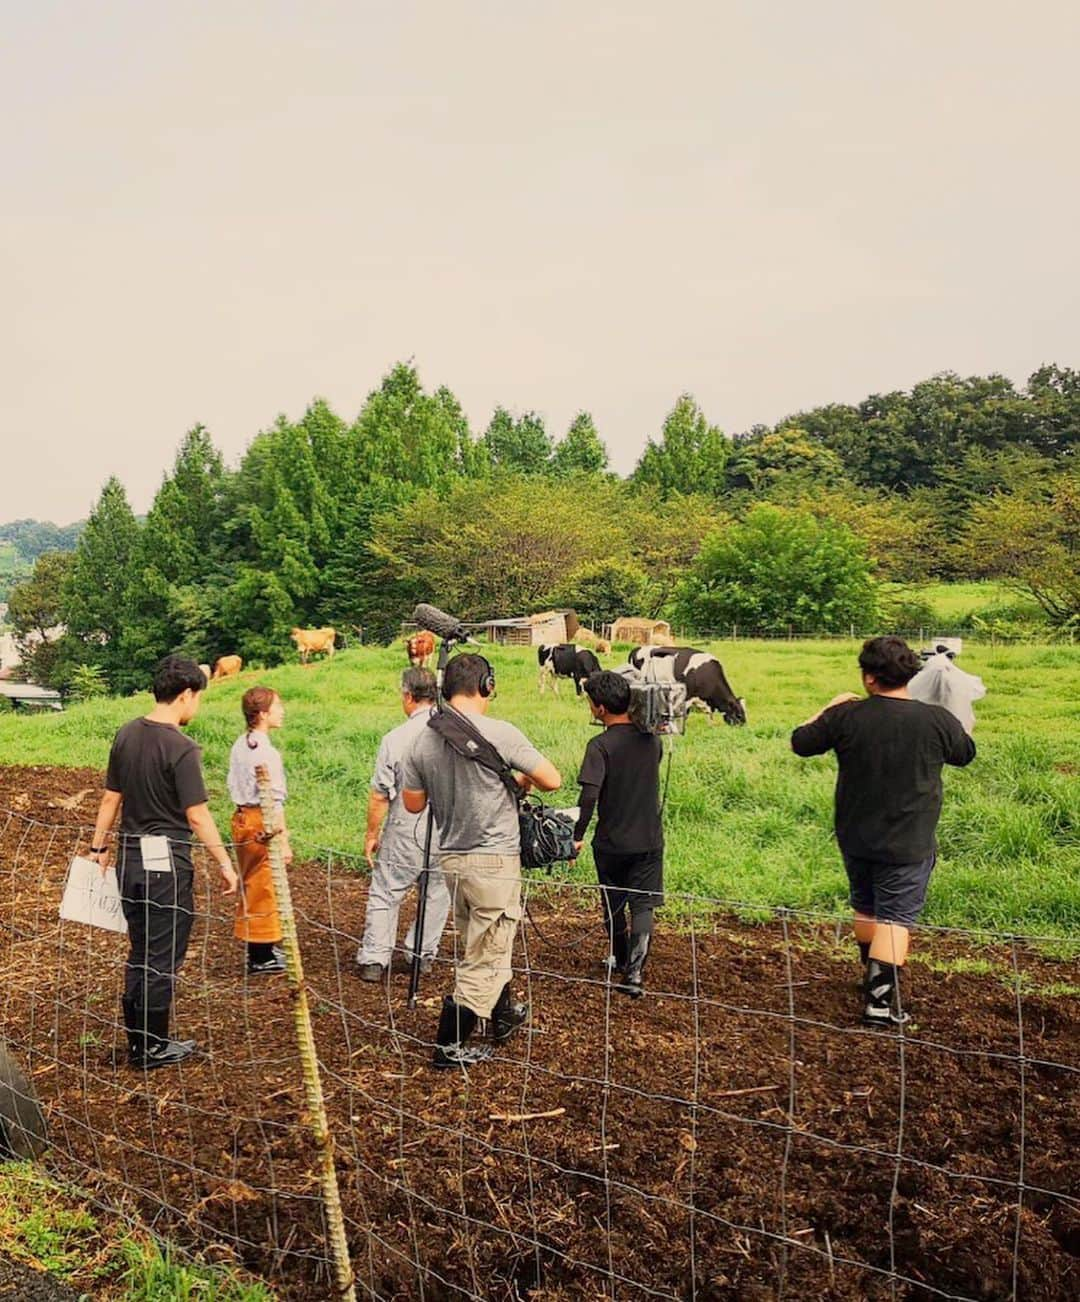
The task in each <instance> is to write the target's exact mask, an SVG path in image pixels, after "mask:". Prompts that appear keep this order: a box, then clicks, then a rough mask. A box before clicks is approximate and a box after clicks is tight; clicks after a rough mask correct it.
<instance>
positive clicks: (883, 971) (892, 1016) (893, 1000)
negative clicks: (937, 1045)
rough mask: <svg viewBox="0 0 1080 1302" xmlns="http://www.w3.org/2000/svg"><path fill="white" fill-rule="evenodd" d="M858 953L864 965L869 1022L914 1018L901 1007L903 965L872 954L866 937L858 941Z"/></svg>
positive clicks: (897, 1022) (866, 1019) (890, 1022)
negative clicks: (873, 956)
mask: <svg viewBox="0 0 1080 1302" xmlns="http://www.w3.org/2000/svg"><path fill="white" fill-rule="evenodd" d="M859 957H860V958H861V959H862V961H863V964H864V965H865V976H864V978H863V982H862V985H861V987H860V989H861V990H862V993H863V994H864V995H865V996H866V1003H865V1004H864V1006H863V1021H864V1022H865V1023H866V1024H867V1025H868V1026H886V1027H892V1026H903V1025H904V1024H905V1023H906V1022H908V1021H910V1020H911V1019H910V1018H909V1016H908V1014H907V1013H905V1012H904V1011H903V1009H902V1008H901V1007H900V968H899V967H897V966H896V965H895V964H894V963H883V962H882V961H881V960H880V959H876V958H871V957H870V946H869V945H868V944H867V943H866V942H865V941H859Z"/></svg>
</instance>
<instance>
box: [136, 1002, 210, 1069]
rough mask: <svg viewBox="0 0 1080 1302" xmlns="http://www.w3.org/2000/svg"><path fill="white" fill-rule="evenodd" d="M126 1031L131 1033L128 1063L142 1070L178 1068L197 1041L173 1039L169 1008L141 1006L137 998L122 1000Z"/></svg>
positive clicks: (192, 1051) (189, 1055) (192, 1050)
mask: <svg viewBox="0 0 1080 1302" xmlns="http://www.w3.org/2000/svg"><path fill="white" fill-rule="evenodd" d="M121 1004H122V1006H123V1010H124V1031H125V1032H126V1034H127V1046H128V1065H129V1066H131V1067H135V1068H137V1069H139V1070H140V1071H154V1070H155V1069H156V1068H158V1067H174V1066H175V1065H176V1064H177V1063H178V1062H183V1061H184V1059H185V1058H190V1057H191V1055H192V1054H193V1053H194V1052H195V1041H194V1040H173V1039H171V1038H170V1036H169V1010H168V1009H167V1008H140V1007H139V1006H138V1005H137V1004H136V1003H135V1002H134V1000H131V999H129V998H127V996H126V995H125V997H124V998H123V999H122V1000H121Z"/></svg>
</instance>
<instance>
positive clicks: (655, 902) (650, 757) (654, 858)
mask: <svg viewBox="0 0 1080 1302" xmlns="http://www.w3.org/2000/svg"><path fill="white" fill-rule="evenodd" d="M585 694H586V696H587V697H588V699H589V709H590V711H591V712H592V716H593V718H594V719H597V720H598V721H599V722H600V723H602V724H603V725H604V731H603V732H602V733H601V734H600V735H599V736H597V737H593V738H592V740H591V741H590V742H589V744H588V745H587V746H586V747H585V757H584V759H583V760H582V763H581V772H580V774H579V775H578V782H579V783H580V784H581V802H580V804H581V815H580V817H579V819H578V822H577V826H576V827H575V828H574V846H575V849H577V850H578V851H580V850H581V846H582V843H583V841H584V839H585V833H586V830H587V829H588V826H589V821H590V820H591V818H592V816H593V811H594V809H596V808H597V807H598V806H599V817H598V819H597V823H596V835H595V836H594V837H593V859H594V860H595V861H596V874H597V877H598V879H599V882H600V888H601V890H600V899H601V902H602V904H603V908H604V923H605V925H606V927H607V933H608V944H609V952H610V955H611V957H610V959H609V962H611V963H612V964H613V965H614V968H615V970H616V971H617V972H621V973H622V974H623V976H622V981H621V983H619V984H618V985H617V986H616V989H617V990H619V991H621V992H622V993H623V994H626V995H630V996H631V998H635V999H636V998H639V997H640V996H641V995H643V994H644V993H645V990H644V970H645V960H646V958H647V956H648V953H649V944H650V940H651V937H652V930H653V912H654V910H655V909H656V908H657V907H658V906H659V905H661V904H663V902H664V896H663V890H664V831H663V827H662V825H661V821H660V759H661V756H662V754H663V745H662V743H661V741H660V738H659V737H657V736H654V735H652V734H651V733H644V732H640V731H639V730H638V729H637V727H635V725H634V724H633V723H632V722H631V720H630V715H629V713H628V711H629V709H630V684H629V683H628V682H627V681H626V679H625V678H624V677H623V676H622V675H621V674H616V673H613V672H612V671H611V670H609V669H603V670H601V671H600V672H599V673H595V674H590V676H589V677H588V679H586V682H585ZM628 909H629V914H630V917H629V923H630V926H629V931H628V930H627V917H626V914H627V910H628Z"/></svg>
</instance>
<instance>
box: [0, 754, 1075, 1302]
mask: <svg viewBox="0 0 1080 1302" xmlns="http://www.w3.org/2000/svg"><path fill="white" fill-rule="evenodd" d="M98 781H99V776H98V775H97V774H95V773H93V772H89V771H76V770H43V769H33V770H32V769H11V768H8V769H2V770H0V810H4V811H14V812H12V813H10V814H9V813H0V982H2V984H0V1030H2V1032H3V1034H4V1035H5V1036H6V1037H7V1038H8V1039H9V1041H10V1042H11V1044H12V1047H13V1049H15V1050H16V1052H18V1053H19V1055H20V1056H21V1059H22V1061H23V1063H24V1064H25V1065H26V1066H27V1068H28V1070H29V1071H30V1073H31V1076H32V1079H33V1080H34V1082H35V1085H36V1087H37V1089H38V1091H39V1093H40V1095H41V1098H42V1101H43V1103H44V1105H45V1106H46V1108H47V1112H48V1115H49V1119H50V1127H51V1135H52V1142H53V1150H52V1156H51V1161H52V1163H53V1164H54V1166H55V1167H56V1168H57V1169H58V1170H59V1171H60V1172H61V1173H62V1174H63V1175H65V1176H67V1177H69V1178H72V1179H75V1180H77V1181H79V1182H80V1183H81V1184H82V1185H84V1186H89V1187H90V1188H91V1189H92V1190H93V1191H94V1192H95V1193H96V1195H97V1196H98V1197H100V1198H101V1199H102V1200H104V1201H106V1202H108V1203H109V1204H110V1205H113V1206H119V1207H122V1208H125V1209H127V1210H130V1211H132V1212H137V1213H138V1214H139V1215H141V1216H142V1217H144V1218H145V1219H146V1220H148V1221H149V1222H150V1223H152V1225H153V1226H154V1228H155V1229H157V1230H158V1231H159V1232H161V1233H164V1234H167V1235H169V1236H171V1237H173V1238H175V1239H176V1240H177V1241H178V1242H180V1243H181V1244H184V1245H188V1246H190V1247H192V1248H193V1249H199V1250H202V1251H205V1252H207V1253H208V1254H209V1255H210V1256H215V1255H217V1256H222V1257H232V1258H234V1259H236V1260H239V1261H241V1262H243V1264H244V1265H246V1266H247V1267H249V1268H251V1269H254V1270H256V1271H258V1272H260V1273H261V1274H263V1275H264V1276H265V1277H266V1278H268V1279H272V1280H273V1281H274V1282H275V1284H276V1286H277V1287H278V1288H279V1290H280V1292H281V1295H282V1296H283V1297H287V1298H316V1297H330V1296H331V1295H332V1288H331V1284H330V1282H329V1273H328V1265H327V1260H326V1258H327V1248H326V1234H325V1225H324V1220H323V1215H322V1210H321V1208H322V1204H321V1199H320V1194H319V1186H318V1178H317V1167H316V1161H315V1152H314V1146H313V1144H312V1142H311V1140H310V1137H309V1132H308V1131H307V1129H306V1128H305V1125H304V1118H305V1095H304V1085H303V1078H302V1072H301V1069H300V1066H299V1063H298V1062H297V1055H296V1049H295V1044H296V1041H295V1036H294V1032H293V1012H294V997H293V995H292V993H291V991H290V987H289V985H288V983H287V981H286V980H285V979H283V978H269V979H268V978H261V979H259V980H249V979H247V978H246V977H245V976H244V968H243V961H242V947H241V946H240V945H239V944H238V943H237V942H236V941H235V940H233V938H232V918H231V908H230V906H229V902H228V901H223V900H222V899H221V897H220V896H219V895H217V894H215V893H214V892H213V891H212V890H211V889H210V887H209V886H208V885H207V884H206V883H207V881H208V877H207V876H205V875H204V876H203V877H201V878H200V887H199V897H198V909H199V914H200V916H199V918H198V920H197V922H196V925H195V931H194V935H193V939H192V944H191V948H190V950H189V956H188V962H187V965H186V967H185V969H184V973H183V980H182V987H181V993H180V996H179V998H178V1003H177V1017H176V1020H177V1026H178V1029H179V1030H180V1031H181V1032H182V1033H183V1034H185V1035H190V1036H193V1037H194V1038H196V1039H197V1040H198V1041H199V1043H200V1045H201V1046H202V1049H203V1053H202V1056H200V1057H199V1058H198V1059H196V1060H194V1061H193V1062H192V1063H190V1064H188V1065H186V1066H184V1067H183V1068H181V1069H176V1070H172V1071H170V1072H159V1073H156V1074H152V1075H150V1076H148V1077H143V1076H140V1075H137V1074H135V1073H132V1072H131V1071H130V1070H129V1069H127V1068H126V1066H125V1065H124V1063H123V1058H122V1054H121V1053H120V1052H119V1049H120V1037H119V1034H118V1031H117V1027H116V1018H117V1012H118V998H119V988H120V981H121V974H120V968H121V965H122V962H123V958H124V953H125V943H124V941H123V939H122V938H120V937H117V936H112V935H108V934H105V933H98V932H92V931H90V930H89V929H87V928H82V927H78V926H74V925H72V924H67V923H65V924H61V923H60V922H59V920H58V918H57V904H58V901H59V896H60V890H61V885H62V882H63V876H64V870H65V866H66V863H67V859H68V857H69V856H70V854H71V852H72V851H73V849H74V848H75V846H76V844H77V843H78V838H79V827H80V825H81V826H82V827H83V828H85V827H86V825H87V824H88V823H89V822H90V821H91V819H92V816H93V812H94V808H95V800H96V794H97V790H98V785H97V784H98ZM291 876H292V889H293V893H294V903H295V907H296V910H297V914H298V917H299V925H300V936H301V943H302V948H303V956H304V967H305V971H306V978H307V984H308V994H309V999H310V1002H311V1007H312V1012H313V1015H314V1020H315V1033H316V1038H317V1042H318V1047H319V1055H320V1060H321V1066H322V1075H323V1082H324V1089H325V1093H326V1103H327V1108H328V1111H329V1114H330V1119H331V1128H332V1130H333V1133H334V1135H335V1139H336V1145H337V1152H336V1158H337V1170H338V1179H339V1183H340V1187H341V1193H342V1201H343V1204H344V1211H345V1217H346V1225H347V1229H348V1234H349V1239H350V1244H351V1248H352V1252H353V1262H354V1266H355V1268H356V1272H357V1276H358V1293H359V1295H361V1296H376V1297H381V1298H398V1297H421V1296H422V1297H424V1298H428V1299H433V1298H436V1299H437V1298H444V1297H446V1298H450V1297H460V1296H463V1295H464V1296H473V1297H480V1298H496V1297H499V1298H515V1297H526V1296H528V1297H533V1298H542V1299H561V1298H571V1297H573V1298H578V1297H583V1296H601V1295H604V1294H610V1295H613V1296H614V1295H615V1294H618V1295H620V1296H624V1297H637V1296H640V1297H667V1298H689V1297H696V1298H700V1299H742V1300H746V1299H750V1300H751V1302H752V1300H753V1299H765V1298H773V1297H776V1296H777V1295H778V1293H779V1292H781V1291H783V1290H787V1291H790V1292H791V1293H792V1294H793V1295H795V1294H796V1293H801V1294H810V1295H816V1296H820V1297H824V1298H835V1299H862V1298H879V1297H880V1298H884V1297H902V1298H921V1297H930V1296H934V1295H935V1291H936V1292H937V1293H938V1294H944V1295H946V1296H959V1297H965V1298H978V1299H993V1298H1006V1297H1012V1296H1018V1297H1021V1298H1024V1299H1028V1300H1029V1302H1040V1300H1047V1302H1048V1300H1049V1299H1064V1298H1069V1297H1076V1296H1077V1295H1078V1292H1080V1263H1078V1261H1077V1257H1078V1255H1080V1201H1078V1199H1077V1194H1078V1190H1080V1179H1078V1176H1080V1157H1078V1152H1080V1149H1078V1141H1080V1109H1078V1104H1077V1097H1078V1096H1077V1088H1076V1087H1077V1083H1078V1081H1080V1003H1078V1001H1077V999H1076V998H1074V997H1070V996H1067V995H1058V996H1054V995H1053V994H1052V993H1050V992H1049V988H1050V987H1051V986H1053V985H1055V984H1056V985H1061V984H1071V985H1073V986H1076V985H1080V964H1078V963H1076V962H1069V963H1064V962H1053V961H1051V960H1049V959H1046V958H1042V957H1040V956H1038V955H1037V954H1035V953H1033V952H1030V951H1029V950H1027V949H1023V948H1018V949H1017V952H1016V954H1015V955H1014V953H1013V950H1012V947H1011V946H1010V945H1005V944H998V945H996V946H987V947H982V946H980V947H978V948H972V947H970V946H968V945H966V944H965V943H964V942H962V941H960V940H958V939H952V938H947V937H940V936H936V935H934V936H931V935H929V934H927V935H924V936H923V937H921V938H919V941H918V949H919V951H920V953H921V954H922V955H923V956H926V955H929V956H931V957H933V958H934V959H940V960H942V961H948V966H949V971H947V972H939V971H933V970H931V968H930V967H929V966H928V965H927V964H925V963H918V964H913V965H912V967H911V968H910V969H909V973H908V978H907V981H906V984H905V986H904V995H905V1001H906V1003H907V1005H908V1007H909V1008H910V1010H911V1012H912V1015H913V1019H914V1020H913V1022H912V1023H911V1024H910V1026H909V1027H908V1028H907V1029H906V1032H905V1034H904V1035H903V1036H899V1035H891V1034H883V1033H881V1032H878V1031H872V1030H864V1029H863V1028H862V1027H861V1026H860V1025H859V1022H858V1011H859V1000H858V996H857V994H856V991H855V981H856V978H857V976H858V969H857V965H856V963H855V961H854V958H853V955H854V948H853V946H852V945H851V943H850V942H849V941H848V940H847V939H846V938H844V939H838V937H837V935H836V933H835V931H834V930H833V929H832V928H826V927H822V926H818V925H810V924H807V923H804V922H801V921H798V920H796V919H777V920H775V921H773V922H771V923H769V924H766V925H762V926H745V925H740V924H738V923H736V922H735V921H733V920H732V919H730V918H722V917H716V918H710V919H709V920H708V922H707V923H702V924H695V927H694V929H693V930H681V931H679V932H676V931H675V930H674V929H673V928H672V927H671V926H664V925H663V924H661V927H660V929H659V931H658V934H657V937H656V941H655V946H654V955H653V957H652V958H651V959H650V965H649V968H648V987H649V995H648V997H647V998H645V999H642V1000H640V1001H630V1000H626V999H625V998H623V997H621V996H619V995H618V994H617V993H614V992H613V991H612V988H611V986H610V985H609V984H608V983H607V978H606V973H605V969H604V968H603V966H602V964H601V962H600V960H601V959H602V957H603V950H604V948H605V946H604V944H603V934H602V931H601V930H600V929H599V928H598V927H597V925H596V920H595V916H594V908H595V898H594V897H593V896H592V895H591V894H590V893H589V892H588V891H584V890H578V889H576V888H575V889H573V890H556V889H554V888H550V889H549V888H547V887H545V886H544V885H543V884H542V883H538V884H537V885H535V886H532V887H531V888H530V911H531V913H532V915H533V919H534V923H533V925H525V926H524V927H523V928H522V929H521V932H520V934H519V940H518V948H517V953H516V959H515V964H516V966H517V967H518V968H519V975H518V977H517V987H518V991H519V994H521V995H525V996H527V998H528V999H529V1001H530V1003H531V1005H532V1018H531V1022H530V1026H529V1029H528V1031H527V1032H526V1033H523V1034H521V1035H519V1036H517V1037H516V1038H515V1039H514V1040H512V1041H511V1042H510V1043H509V1044H507V1045H505V1046H503V1047H502V1048H501V1049H500V1050H499V1052H498V1053H497V1055H496V1057H495V1058H494V1059H493V1060H492V1061H490V1062H489V1063H487V1064H485V1065H483V1066H482V1067H478V1068H476V1069H474V1070H473V1071H472V1072H471V1073H469V1074H468V1075H467V1076H466V1075H464V1074H462V1073H459V1072H446V1073H437V1072H434V1071H432V1070H431V1068H430V1067H429V1065H428V1064H429V1060H430V1044H431V1041H432V1039H433V1036H434V1029H435V1022H436V1019H437V1013H438V1006H439V1003H440V1000H441V996H442V994H443V993H444V992H445V991H447V990H449V988H450V984H451V980H452V964H451V962H450V959H451V957H452V954H453V939H454V938H453V935H452V933H450V932H448V933H447V936H446V937H445V939H444V943H443V954H444V959H445V961H443V962H440V964H439V965H437V968H436V971H435V972H434V973H433V974H432V975H431V976H430V977H428V978H426V980H425V984H424V988H423V990H422V992H421V994H422V997H421V1000H420V1004H419V1006H418V1007H417V1008H415V1009H409V1008H408V1007H407V1000H406V990H407V977H406V974H405V973H404V972H401V973H394V974H393V976H392V978H391V980H390V981H389V982H388V983H384V984H383V985H381V986H376V985H370V984H365V983H363V982H361V981H359V980H358V978H357V977H356V975H355V973H354V970H353V958H354V954H355V950H356V945H357V940H358V936H359V933H360V931H361V929H362V925H363V917H364V907H365V899H366V885H367V883H366V880H365V879H364V878H363V877H362V876H360V875H357V874H355V873H353V872H351V871H350V865H349V864H348V863H347V862H345V861H340V860H338V859H336V858H333V857H330V858H327V859H325V860H324V861H322V862H308V863H305V864H303V865H300V866H298V867H296V868H294V869H293V871H292V874H291ZM403 921H404V920H403ZM1021 1181H1022V1185H1023V1190H1022V1197H1021V1196H1020V1195H1019V1188H1018V1182H1021ZM893 1271H895V1273H896V1275H898V1276H899V1277H900V1282H899V1283H898V1284H896V1285H895V1288H894V1286H893V1284H891V1283H890V1278H889V1277H890V1272H893Z"/></svg>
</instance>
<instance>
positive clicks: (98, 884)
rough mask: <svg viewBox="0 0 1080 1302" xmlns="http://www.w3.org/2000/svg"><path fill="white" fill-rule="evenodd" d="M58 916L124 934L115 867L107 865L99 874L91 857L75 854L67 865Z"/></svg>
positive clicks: (124, 925)
mask: <svg viewBox="0 0 1080 1302" xmlns="http://www.w3.org/2000/svg"><path fill="white" fill-rule="evenodd" d="M60 916H61V918H63V919H64V920H65V921H66V922H83V923H86V924H87V925H88V926H91V927H104V928H105V930H106V931H119V932H121V933H122V934H124V935H126V934H127V929H128V927H127V920H126V919H125V917H124V914H123V910H122V909H121V907H120V888H119V886H118V885H117V883H116V869H115V868H112V867H109V868H107V869H106V870H105V872H104V874H102V871H101V869H100V868H99V867H98V865H97V864H96V863H94V861H93V860H92V859H84V858H83V857H82V856H81V855H76V856H75V858H74V859H72V861H71V867H70V868H69V869H68V876H67V882H66V883H65V885H64V898H63V899H62V900H61V901H60Z"/></svg>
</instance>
